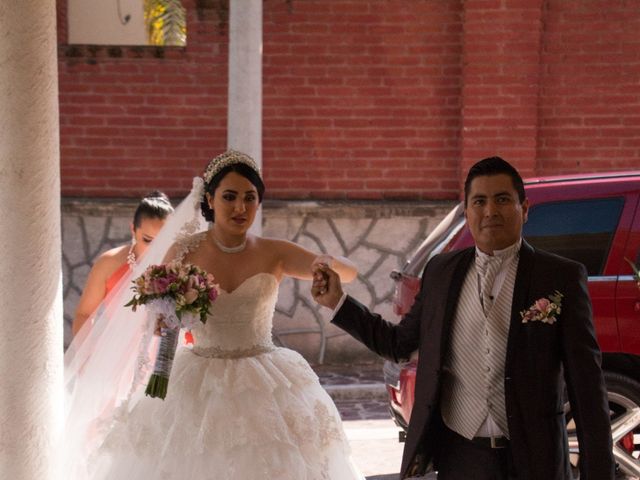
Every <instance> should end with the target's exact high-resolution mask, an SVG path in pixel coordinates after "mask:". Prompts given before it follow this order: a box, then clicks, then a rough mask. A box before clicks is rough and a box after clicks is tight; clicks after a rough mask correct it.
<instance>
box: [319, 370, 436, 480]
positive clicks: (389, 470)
mask: <svg viewBox="0 0 640 480" xmlns="http://www.w3.org/2000/svg"><path fill="white" fill-rule="evenodd" d="M314 370H315V372H316V373H317V374H318V377H320V383H322V385H323V386H324V388H325V389H326V390H327V392H329V394H330V395H331V397H332V398H333V400H334V402H335V403H336V406H337V407H338V410H339V411H340V415H341V416H342V420H343V422H344V428H345V431H346V434H347V437H348V438H349V443H350V445H351V449H352V454H353V459H354V461H355V463H356V465H357V466H358V467H359V468H360V470H361V471H362V473H363V474H364V475H365V476H366V477H367V480H398V478H399V476H398V472H399V470H400V461H401V459H402V448H403V446H404V444H402V443H400V442H399V441H398V433H399V431H400V429H399V428H398V427H397V426H396V424H395V423H394V422H393V420H391V417H390V415H389V409H388V401H387V393H386V389H385V385H384V377H383V374H382V363H376V364H365V365H338V366H336V365H320V366H316V367H314ZM422 478H423V480H435V477H433V476H427V477H422Z"/></svg>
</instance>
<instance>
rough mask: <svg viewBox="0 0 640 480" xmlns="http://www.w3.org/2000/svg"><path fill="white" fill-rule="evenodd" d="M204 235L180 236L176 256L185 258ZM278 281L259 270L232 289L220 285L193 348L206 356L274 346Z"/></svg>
mask: <svg viewBox="0 0 640 480" xmlns="http://www.w3.org/2000/svg"><path fill="white" fill-rule="evenodd" d="M205 236H206V232H200V233H197V234H195V235H189V236H185V237H183V238H182V239H180V240H178V242H177V244H178V255H177V259H178V260H180V261H182V260H183V259H184V257H185V256H186V255H187V253H189V252H190V251H192V250H193V249H195V248H196V247H197V246H198V244H199V243H200V242H201V241H203V240H204V238H205ZM278 285H279V284H278V280H277V278H276V277H275V276H274V275H272V274H271V273H266V272H260V273H257V274H255V275H253V276H251V277H249V278H247V279H246V280H245V281H244V282H242V283H241V284H240V285H239V286H238V287H237V288H236V289H235V290H233V291H232V292H227V291H225V290H223V289H222V288H219V294H218V298H217V299H216V300H215V302H213V304H212V305H211V307H210V308H209V316H208V318H207V322H206V323H205V324H200V323H199V324H198V325H197V326H196V327H195V328H194V329H193V330H192V334H193V339H194V346H193V352H194V353H195V354H197V355H200V356H203V357H222V358H236V357H248V356H253V355H258V354H260V353H263V352H265V351H269V350H271V349H273V348H274V346H273V341H272V338H271V329H272V326H273V313H274V311H275V308H276V302H277V299H278Z"/></svg>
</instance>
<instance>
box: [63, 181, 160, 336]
mask: <svg viewBox="0 0 640 480" xmlns="http://www.w3.org/2000/svg"><path fill="white" fill-rule="evenodd" d="M171 212H173V207H172V206H171V202H170V201H169V197H167V196H166V195H165V194H164V193H162V192H160V191H157V190H156V191H153V192H151V193H149V194H148V195H147V196H145V197H144V198H143V199H142V200H140V203H139V204H138V207H137V208H136V211H135V213H134V215H133V222H132V223H131V243H130V244H125V245H120V246H118V247H115V248H112V249H111V250H107V251H106V252H104V253H103V254H102V255H100V256H99V257H98V259H97V260H96V262H95V263H94V265H93V267H92V268H91V271H90V272H89V277H88V278H87V283H86V284H85V287H84V290H83V292H82V296H81V297H80V301H79V302H78V306H77V308H76V315H75V318H74V319H73V326H72V333H73V335H74V336H75V335H76V334H77V333H78V332H79V331H80V328H81V327H82V325H84V323H85V322H86V320H87V319H88V318H89V317H90V316H91V314H92V313H93V312H94V311H95V310H96V308H98V305H100V302H102V300H104V298H105V297H106V296H107V294H108V293H109V292H110V291H111V290H112V289H113V288H114V287H115V286H116V285H117V283H118V281H119V280H120V279H121V278H122V277H123V276H124V275H125V274H126V273H128V272H129V271H130V270H132V269H133V268H134V267H135V265H136V262H137V261H138V260H139V259H140V257H141V256H142V255H143V254H144V252H145V250H146V249H147V247H148V246H149V244H150V243H151V242H152V241H153V239H154V238H155V237H156V235H157V234H158V232H159V231H160V229H161V228H162V226H163V225H164V222H165V220H166V218H167V216H168V215H169V214H170V213H171Z"/></svg>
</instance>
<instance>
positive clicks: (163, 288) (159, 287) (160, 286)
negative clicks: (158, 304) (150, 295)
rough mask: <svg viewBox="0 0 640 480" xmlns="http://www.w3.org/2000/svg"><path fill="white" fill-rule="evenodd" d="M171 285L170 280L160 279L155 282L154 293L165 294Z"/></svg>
mask: <svg viewBox="0 0 640 480" xmlns="http://www.w3.org/2000/svg"><path fill="white" fill-rule="evenodd" d="M170 284H171V282H170V281H169V279H168V278H163V277H160V278H156V279H155V280H153V282H152V288H153V291H154V293H159V294H163V293H166V292H167V288H168V287H169V285H170Z"/></svg>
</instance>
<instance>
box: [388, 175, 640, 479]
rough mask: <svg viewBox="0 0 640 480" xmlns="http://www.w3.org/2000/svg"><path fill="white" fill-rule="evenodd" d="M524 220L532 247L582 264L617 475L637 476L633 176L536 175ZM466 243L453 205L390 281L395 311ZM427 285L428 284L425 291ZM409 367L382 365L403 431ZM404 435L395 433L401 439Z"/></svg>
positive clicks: (528, 185)
mask: <svg viewBox="0 0 640 480" xmlns="http://www.w3.org/2000/svg"><path fill="white" fill-rule="evenodd" d="M525 189H526V192H527V197H528V198H529V202H530V208H529V220H528V221H527V223H525V225H524V232H523V235H524V238H525V239H526V240H527V242H529V243H530V244H531V245H533V246H534V247H537V248H540V249H543V250H547V251H550V252H553V253H556V254H558V255H562V256H564V257H568V258H571V259H573V260H576V261H579V262H581V263H583V264H584V265H585V266H586V268H587V271H588V274H589V293H590V294H591V300H592V303H593V314H594V322H595V327H596V332H597V335H598V341H599V343H600V347H601V349H602V352H603V369H604V375H605V380H606V383H607V390H608V392H609V405H610V407H611V423H612V432H611V433H612V437H613V444H614V447H613V453H614V456H615V458H616V461H617V464H618V473H619V477H620V478H640V458H639V457H640V283H638V279H637V278H635V277H634V272H633V269H632V266H631V265H630V263H629V262H630V261H631V262H633V263H634V264H635V265H640V171H636V172H617V173H611V174H592V175H583V176H558V177H546V178H535V179H530V180H528V181H526V182H525ZM470 245H473V239H472V238H471V235H470V233H469V230H468V228H467V227H466V225H465V220H464V216H463V205H462V204H459V205H457V206H456V207H455V208H454V209H453V210H452V211H451V212H450V213H449V214H448V215H447V216H446V217H445V218H444V219H443V220H442V222H441V223H440V224H439V225H438V226H437V227H436V229H435V230H434V231H433V232H432V233H431V234H430V235H429V236H428V237H427V238H426V239H425V240H424V242H423V243H422V245H420V247H418V249H417V250H416V251H415V253H414V254H413V255H412V256H411V257H410V259H409V260H408V261H407V263H406V264H405V265H404V267H403V268H402V271H394V272H392V274H391V278H393V280H394V281H395V282H396V288H395V295H394V310H395V313H397V314H398V315H400V316H402V315H403V314H404V313H406V312H407V311H408V310H409V308H410V307H411V304H412V303H413V300H414V297H415V295H416V293H417V292H418V289H419V287H420V275H421V274H422V271H423V270H424V267H425V265H426V263H427V261H428V260H429V259H430V258H431V257H433V256H434V255H436V254H438V253H441V252H446V251H449V250H457V249H461V248H465V247H468V246H470ZM427 288H428V286H427ZM415 369H416V362H415V361H411V362H409V363H407V364H402V365H398V364H394V363H391V362H385V366H384V371H385V379H386V383H387V390H388V393H389V406H390V411H391V414H392V416H393V418H394V419H395V421H396V423H397V424H398V425H399V426H400V427H401V428H402V429H403V430H405V431H406V428H407V424H408V422H409V418H410V416H411V410H412V408H413V397H414V387H415V378H416V375H415V374H416V371H415ZM565 416H566V419H567V429H568V433H569V446H570V449H571V451H572V464H574V465H576V464H577V461H578V444H577V439H576V435H575V425H574V423H573V421H572V419H571V407H570V405H569V404H568V403H567V404H566V406H565ZM402 434H403V432H401V438H402Z"/></svg>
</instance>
